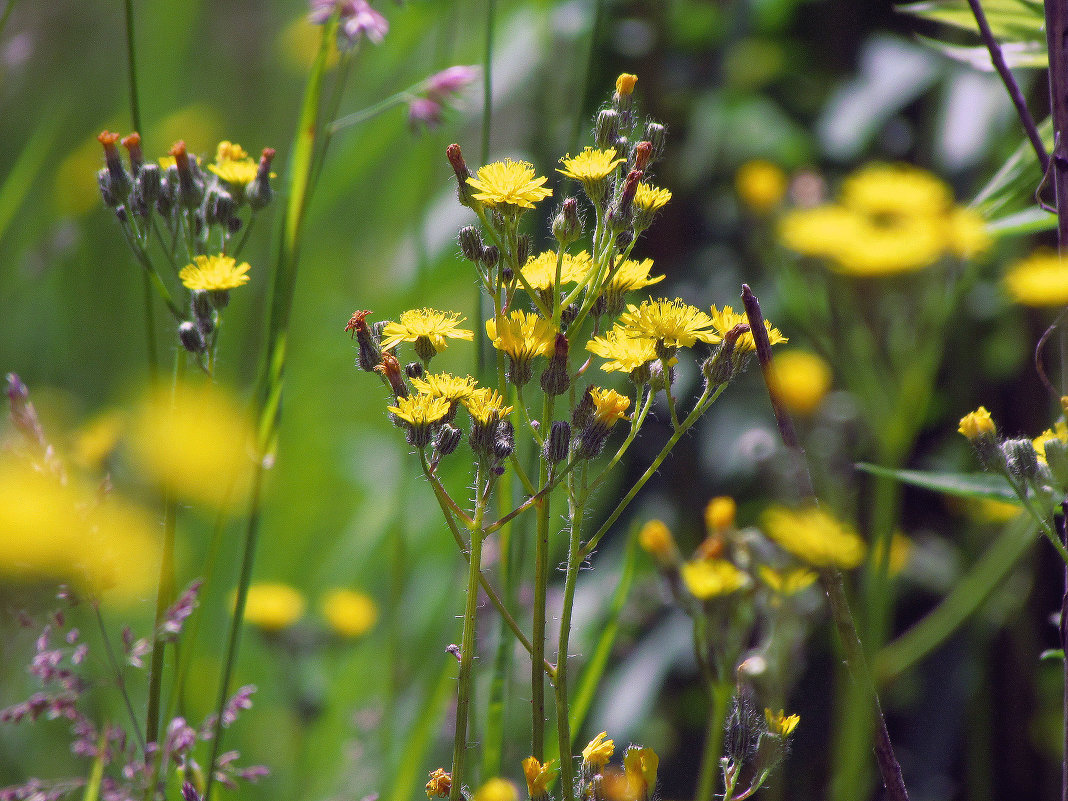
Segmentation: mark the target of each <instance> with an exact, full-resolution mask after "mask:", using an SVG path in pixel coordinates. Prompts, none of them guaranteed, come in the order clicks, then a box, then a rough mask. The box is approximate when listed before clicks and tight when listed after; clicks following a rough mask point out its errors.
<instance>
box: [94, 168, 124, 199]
mask: <svg viewBox="0 0 1068 801" xmlns="http://www.w3.org/2000/svg"><path fill="white" fill-rule="evenodd" d="M96 182H97V184H98V185H99V186H100V197H101V198H102V199H103V201H104V205H105V206H107V207H108V208H109V209H113V208H115V207H116V206H118V205H120V204H121V203H122V200H121V199H120V198H119V196H118V195H116V194H115V192H114V191H112V189H111V173H109V172H108V170H107V167H101V169H100V171H99V172H98V173H97V174H96Z"/></svg>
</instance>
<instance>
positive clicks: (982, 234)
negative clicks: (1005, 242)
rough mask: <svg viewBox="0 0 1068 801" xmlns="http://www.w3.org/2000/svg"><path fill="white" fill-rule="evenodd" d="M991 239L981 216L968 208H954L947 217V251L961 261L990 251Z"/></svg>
mask: <svg viewBox="0 0 1068 801" xmlns="http://www.w3.org/2000/svg"><path fill="white" fill-rule="evenodd" d="M992 244H993V238H992V237H991V236H990V234H989V232H988V231H987V230H986V220H984V219H983V216H982V215H981V214H980V213H979V212H977V211H975V209H969V208H955V209H953V211H952V212H951V213H950V215H949V250H950V252H951V253H952V254H953V255H955V256H957V257H959V258H962V259H972V258H975V257H976V256H979V255H981V254H983V253H985V252H986V251H988V250H990V246H991V245H992Z"/></svg>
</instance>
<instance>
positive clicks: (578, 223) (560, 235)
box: [553, 197, 582, 246]
mask: <svg viewBox="0 0 1068 801" xmlns="http://www.w3.org/2000/svg"><path fill="white" fill-rule="evenodd" d="M553 236H554V237H556V240H557V241H558V242H559V243H560V244H561V245H565V246H566V245H570V244H571V243H572V242H574V241H575V240H577V239H578V238H579V237H580V236H582V218H581V217H580V216H579V210H578V201H577V200H576V199H575V198H573V197H569V198H566V199H565V200H564V203H563V205H562V206H561V207H560V211H559V213H558V214H557V215H556V217H554V218H553Z"/></svg>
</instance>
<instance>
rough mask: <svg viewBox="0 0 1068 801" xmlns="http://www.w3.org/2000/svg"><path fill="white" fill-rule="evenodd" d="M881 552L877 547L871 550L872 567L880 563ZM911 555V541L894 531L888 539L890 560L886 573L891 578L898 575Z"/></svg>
mask: <svg viewBox="0 0 1068 801" xmlns="http://www.w3.org/2000/svg"><path fill="white" fill-rule="evenodd" d="M882 550H883V549H882V548H880V547H879V546H878V545H877V546H876V547H874V548H873V549H872V553H871V563H872V564H873V565H878V564H879V563H880V562H881V561H882ZM911 555H912V540H910V539H909V538H908V537H906V536H905V535H904V534H902V533H901V532H900V531H895V532H894V534H893V536H891V537H890V560H889V562H887V565H886V567H887V573H888V574H889V575H891V576H896V575H898V574H899V573H900V572H901V571H902V570H904V569H905V565H907V564H908V562H909V557H910V556H911Z"/></svg>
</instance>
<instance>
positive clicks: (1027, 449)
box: [1001, 439, 1038, 481]
mask: <svg viewBox="0 0 1068 801" xmlns="http://www.w3.org/2000/svg"><path fill="white" fill-rule="evenodd" d="M1001 452H1002V453H1004V454H1005V463H1006V466H1007V467H1008V470H1009V473H1011V474H1012V475H1013V476H1014V477H1015V478H1017V479H1020V480H1023V481H1028V480H1030V479H1033V478H1036V477H1037V476H1038V454H1037V453H1035V446H1034V445H1032V444H1031V440H1029V439H1007V440H1005V441H1004V442H1003V443H1001Z"/></svg>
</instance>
